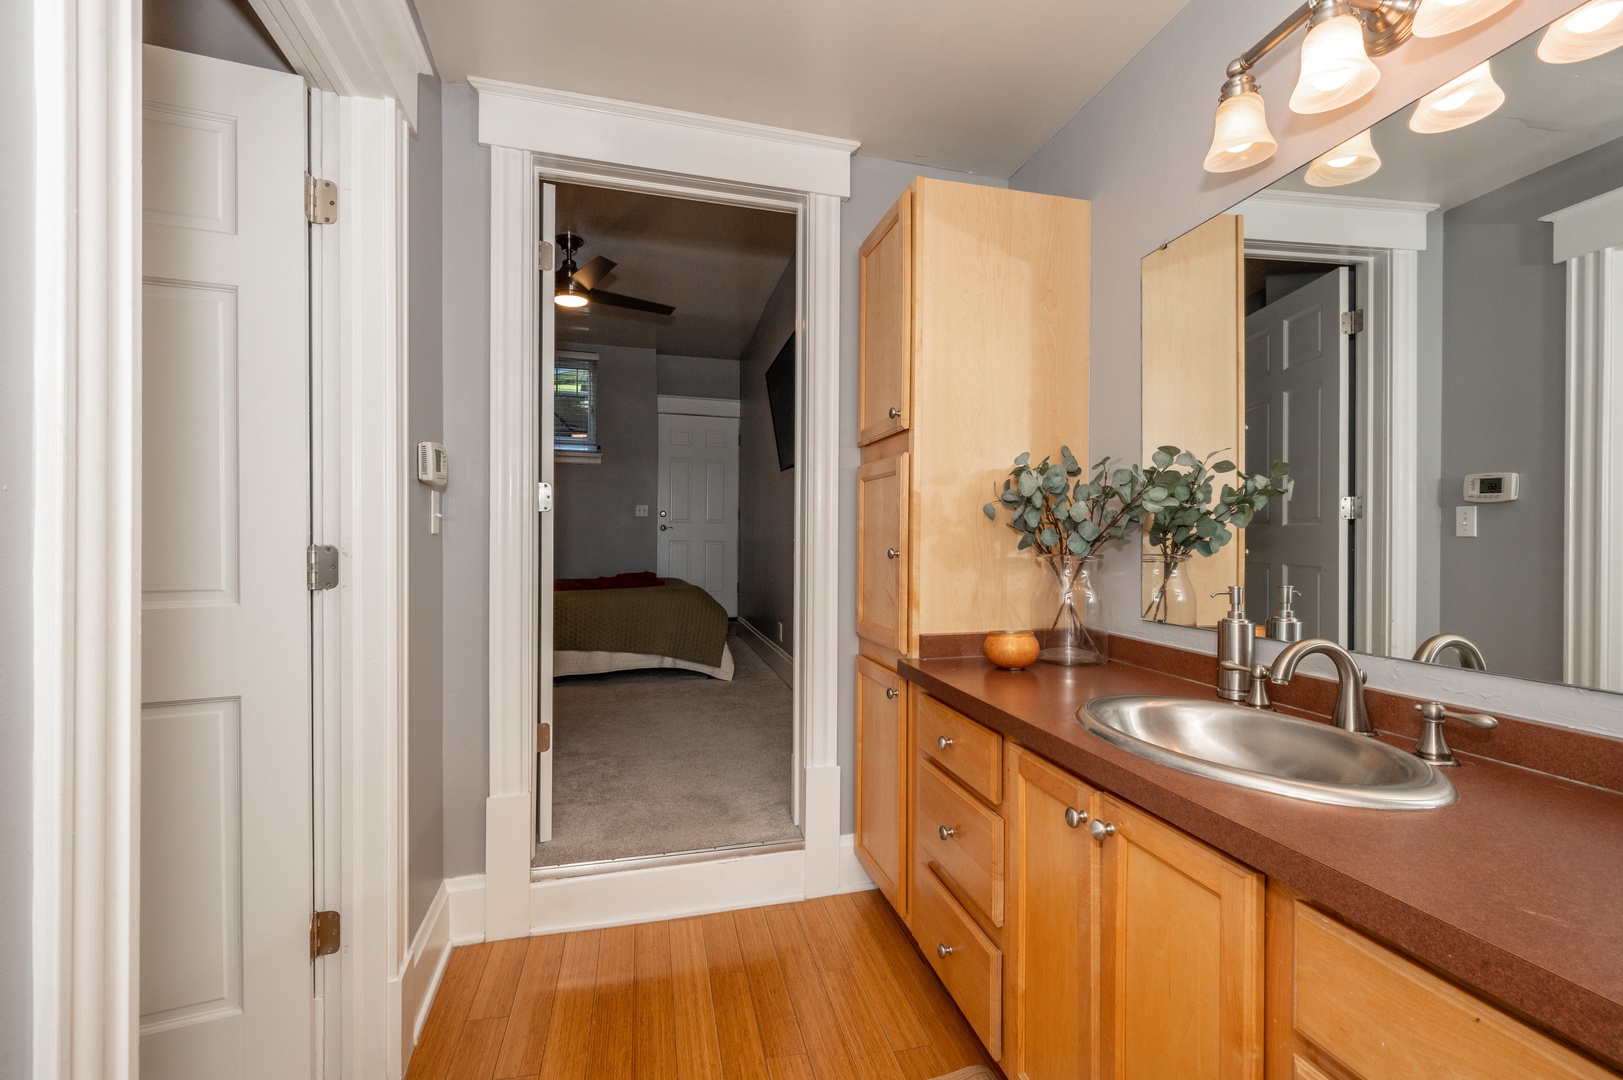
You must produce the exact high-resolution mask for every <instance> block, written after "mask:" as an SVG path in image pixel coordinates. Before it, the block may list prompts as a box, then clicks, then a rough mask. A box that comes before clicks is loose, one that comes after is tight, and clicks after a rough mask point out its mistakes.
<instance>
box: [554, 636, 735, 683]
mask: <svg viewBox="0 0 1623 1080" xmlns="http://www.w3.org/2000/svg"><path fill="white" fill-rule="evenodd" d="M643 668H678V669H681V670H683V671H697V672H699V673H700V674H703V675H708V676H710V677H711V678H712V679H720V680H722V681H723V682H732V680H733V651H732V647H731V646H730V645H727V644H725V643H724V644H723V645H722V647H721V663H719V664H717V665H716V666H714V667H709V666H706V665H704V664H695V663H692V662H691V661H688V660H678V659H676V658H675V657H672V656H655V655H652V654H650V653H627V652H577V651H560V650H554V651H553V654H552V674H553V677H554V678H557V677H560V676H564V675H601V674H602V673H603V672H606V671H637V670H640V669H643Z"/></svg>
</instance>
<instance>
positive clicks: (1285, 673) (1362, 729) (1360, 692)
mask: <svg viewBox="0 0 1623 1080" xmlns="http://www.w3.org/2000/svg"><path fill="white" fill-rule="evenodd" d="M1315 653H1317V654H1319V655H1322V656H1328V657H1329V658H1330V662H1331V663H1333V664H1335V666H1336V678H1337V680H1338V681H1339V682H1340V683H1341V686H1340V688H1339V689H1338V690H1337V692H1336V711H1335V712H1334V713H1333V714H1332V715H1331V717H1330V719H1331V720H1332V721H1333V722H1334V723H1335V725H1336V726H1337V727H1339V728H1342V729H1344V730H1346V731H1350V732H1352V733H1353V734H1354V735H1374V734H1375V728H1374V726H1373V725H1372V724H1370V722H1369V710H1368V709H1367V708H1366V707H1365V705H1364V673H1363V671H1361V670H1360V669H1359V667H1358V665H1357V664H1356V663H1354V662H1353V658H1352V653H1350V652H1348V651H1347V650H1346V649H1343V648H1342V647H1341V646H1340V645H1337V644H1336V643H1335V642H1333V641H1328V640H1326V639H1324V638H1308V639H1307V640H1305V641H1297V642H1293V643H1292V644H1290V645H1287V646H1285V648H1284V649H1282V650H1281V651H1280V653H1279V655H1278V656H1276V657H1275V658H1274V664H1273V667H1272V668H1270V669H1269V673H1268V679H1269V681H1270V682H1274V683H1277V684H1279V685H1280V686H1284V685H1285V684H1286V683H1288V682H1290V681H1291V678H1292V677H1293V676H1295V674H1296V665H1297V664H1300V663H1301V662H1302V659H1303V657H1307V656H1312V655H1314V654H1315Z"/></svg>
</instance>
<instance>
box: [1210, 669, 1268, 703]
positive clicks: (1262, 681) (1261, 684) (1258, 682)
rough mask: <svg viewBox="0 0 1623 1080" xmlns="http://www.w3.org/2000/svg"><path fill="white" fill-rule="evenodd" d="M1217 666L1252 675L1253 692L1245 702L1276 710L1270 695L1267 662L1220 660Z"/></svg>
mask: <svg viewBox="0 0 1623 1080" xmlns="http://www.w3.org/2000/svg"><path fill="white" fill-rule="evenodd" d="M1217 666H1218V667H1220V668H1222V669H1223V670H1224V671H1243V672H1245V673H1246V674H1247V675H1249V676H1251V692H1250V693H1249V694H1248V695H1247V696H1246V699H1245V703H1246V704H1247V705H1249V706H1251V707H1252V708H1253V709H1266V710H1267V711H1269V712H1273V711H1274V703H1273V701H1272V700H1271V699H1269V697H1268V665H1267V664H1262V663H1257V664H1236V663H1235V662H1234V661H1232V660H1219V661H1218V662H1217Z"/></svg>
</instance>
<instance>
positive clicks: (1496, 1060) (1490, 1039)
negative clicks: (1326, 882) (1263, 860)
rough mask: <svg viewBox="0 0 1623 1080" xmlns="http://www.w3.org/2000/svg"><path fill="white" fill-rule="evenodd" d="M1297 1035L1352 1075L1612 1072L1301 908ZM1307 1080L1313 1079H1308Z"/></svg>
mask: <svg viewBox="0 0 1623 1080" xmlns="http://www.w3.org/2000/svg"><path fill="white" fill-rule="evenodd" d="M1295 997H1296V1017H1295V1021H1296V1030H1297V1031H1298V1032H1299V1033H1300V1034H1301V1035H1303V1036H1305V1037H1306V1038H1308V1039H1310V1040H1311V1041H1312V1042H1313V1043H1315V1044H1316V1045H1317V1046H1318V1047H1319V1048H1320V1049H1321V1050H1324V1051H1326V1052H1328V1053H1329V1054H1330V1055H1331V1056H1332V1057H1334V1058H1335V1059H1336V1061H1337V1062H1339V1063H1340V1064H1342V1065H1343V1066H1345V1067H1346V1068H1347V1069H1349V1070H1350V1071H1352V1072H1353V1073H1355V1074H1357V1075H1359V1076H1365V1077H1402V1078H1408V1077H1414V1078H1416V1080H1421V1078H1423V1077H1432V1076H1448V1077H1455V1078H1458V1080H1514V1078H1519V1077H1533V1076H1536V1077H1539V1078H1540V1080H1602V1078H1611V1077H1612V1074H1611V1073H1609V1072H1607V1071H1606V1070H1604V1069H1602V1068H1601V1067H1600V1066H1598V1065H1594V1064H1592V1063H1591V1062H1589V1061H1588V1060H1586V1059H1584V1058H1582V1057H1580V1056H1578V1055H1577V1054H1575V1053H1573V1052H1572V1051H1570V1050H1568V1049H1567V1048H1566V1047H1564V1046H1561V1045H1560V1044H1559V1043H1556V1042H1554V1041H1552V1040H1551V1039H1548V1038H1546V1037H1545V1036H1543V1035H1541V1034H1539V1033H1538V1032H1536V1031H1534V1030H1533V1029H1532V1028H1529V1027H1527V1026H1526V1025H1525V1024H1522V1023H1521V1022H1520V1021H1517V1020H1513V1019H1511V1018H1510V1017H1509V1016H1506V1015H1505V1014H1504V1013H1502V1012H1500V1011H1499V1010H1498V1009H1495V1008H1493V1007H1491V1006H1490V1005H1488V1004H1487V1003H1485V1002H1482V1001H1479V1000H1477V999H1476V998H1475V997H1472V996H1471V995H1470V994H1467V993H1465V992H1464V991H1463V990H1460V989H1459V988H1458V987H1456V986H1453V985H1452V984H1450V983H1447V982H1444V981H1443V980H1442V979H1439V978H1438V977H1437V976H1435V975H1433V974H1431V973H1430V972H1429V971H1426V970H1425V969H1424V968H1421V967H1420V966H1419V965H1417V964H1414V963H1411V962H1410V961H1408V960H1406V959H1404V958H1403V957H1401V956H1399V955H1398V954H1397V953H1394V952H1392V951H1391V950H1390V949H1387V948H1385V947H1384V946H1381V945H1377V944H1376V943H1375V942H1373V941H1371V940H1369V939H1368V938H1366V937H1364V936H1363V935H1362V934H1360V933H1358V932H1357V931H1355V930H1353V929H1351V928H1349V927H1346V926H1343V925H1342V924H1341V923H1339V922H1336V921H1335V920H1334V919H1331V918H1329V917H1328V916H1326V915H1324V914H1322V913H1320V912H1318V911H1315V910H1314V909H1313V908H1310V907H1308V906H1307V905H1305V904H1301V903H1298V904H1297V905H1296V995H1295ZM1308 1075H1311V1074H1308Z"/></svg>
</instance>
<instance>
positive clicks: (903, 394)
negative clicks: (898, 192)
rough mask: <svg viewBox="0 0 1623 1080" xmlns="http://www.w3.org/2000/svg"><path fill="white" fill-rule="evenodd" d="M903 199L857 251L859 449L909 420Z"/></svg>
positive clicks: (908, 248)
mask: <svg viewBox="0 0 1623 1080" xmlns="http://www.w3.org/2000/svg"><path fill="white" fill-rule="evenodd" d="M911 195H912V192H911V191H909V192H908V194H906V195H903V196H902V197H901V198H900V199H898V200H897V201H896V204H895V205H894V206H892V207H891V208H890V209H889V210H888V211H886V213H885V216H884V217H882V218H880V219H879V224H878V225H875V226H874V230H873V232H871V233H869V234H868V239H867V240H865V241H864V242H863V244H862V248H861V250H860V251H859V252H858V253H857V298H858V299H857V303H858V312H857V317H858V320H859V322H858V326H859V329H858V334H859V335H860V337H859V339H858V342H857V348H858V353H859V355H860V356H861V358H862V363H861V372H862V373H861V378H860V381H859V382H858V384H857V445H858V446H867V445H868V444H869V443H871V442H875V441H877V440H879V439H883V438H885V437H886V436H887V435H894V434H896V433H897V432H898V431H905V430H907V427H908V425H909V424H910V423H911V422H912V416H913V394H912V382H913V380H912V364H911V363H910V360H911V356H912V351H913V304H912V296H913V200H912V198H911Z"/></svg>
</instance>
